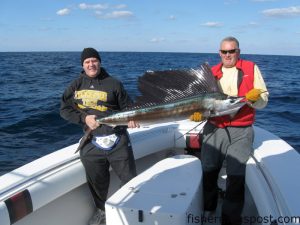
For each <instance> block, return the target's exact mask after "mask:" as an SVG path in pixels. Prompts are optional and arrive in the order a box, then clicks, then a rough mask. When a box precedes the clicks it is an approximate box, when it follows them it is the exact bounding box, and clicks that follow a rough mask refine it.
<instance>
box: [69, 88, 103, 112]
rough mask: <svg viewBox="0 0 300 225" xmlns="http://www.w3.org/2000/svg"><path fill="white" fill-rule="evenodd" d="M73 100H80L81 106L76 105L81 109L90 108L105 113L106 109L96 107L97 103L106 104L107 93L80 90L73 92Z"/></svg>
mask: <svg viewBox="0 0 300 225" xmlns="http://www.w3.org/2000/svg"><path fill="white" fill-rule="evenodd" d="M74 98H75V99H78V100H81V101H82V105H81V104H78V107H79V108H81V109H84V108H92V109H96V110H99V111H106V110H107V107H106V106H103V105H98V101H99V100H100V101H102V102H107V92H104V91H96V90H81V91H76V92H75V97H74Z"/></svg>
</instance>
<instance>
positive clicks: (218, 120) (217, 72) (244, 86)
mask: <svg viewBox="0 0 300 225" xmlns="http://www.w3.org/2000/svg"><path fill="white" fill-rule="evenodd" d="M254 65H255V64H254V63H253V62H250V61H246V60H242V59H239V60H238V61H237V63H236V68H237V69H238V70H239V74H241V75H242V77H241V78H242V79H241V82H240V84H239V87H238V96H245V95H246V93H247V92H248V91H250V90H251V89H253V87H254ZM212 72H213V74H214V76H215V77H216V79H218V80H219V79H221V77H222V76H223V73H222V63H219V64H217V65H215V66H213V67H212ZM238 80H239V79H238ZM254 118H255V110H254V109H253V108H251V107H249V106H248V105H244V106H243V107H242V108H241V109H240V110H239V111H238V113H237V114H236V115H235V116H234V117H233V118H232V117H231V116H230V115H226V116H220V117H212V118H210V119H209V122H211V123H212V124H214V125H215V126H217V127H221V128H224V127H228V126H234V127H238V126H249V125H252V124H253V123H254Z"/></svg>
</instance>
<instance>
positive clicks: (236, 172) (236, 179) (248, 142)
mask: <svg viewBox="0 0 300 225" xmlns="http://www.w3.org/2000/svg"><path fill="white" fill-rule="evenodd" d="M253 139H254V133H253V128H252V126H248V127H227V128H217V127H215V126H214V125H212V124H210V123H209V122H208V123H206V124H205V127H204V130H203V139H202V147H201V161H202V169H203V192H204V193H203V195H204V210H206V211H213V210H215V209H216V207H217V202H218V186H217V180H218V175H219V172H220V170H221V168H222V165H223V161H224V160H226V173H227V179H226V191H225V198H224V201H223V205H222V224H223V225H225V224H231V225H233V224H234V225H235V224H241V213H242V210H243V206H244V193H245V190H244V189H245V187H244V186H245V171H246V163H247V161H248V159H249V156H250V153H251V152H252V151H253V147H252V144H253Z"/></svg>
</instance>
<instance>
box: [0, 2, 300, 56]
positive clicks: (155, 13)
mask: <svg viewBox="0 0 300 225" xmlns="http://www.w3.org/2000/svg"><path fill="white" fill-rule="evenodd" d="M229 35H230V36H235V37H237V38H238V39H239V41H240V47H241V50H242V53H247V54H279V55H300V0H99V1H98V0H95V1H94V0H86V1H84V0H1V1H0V52H4V51H81V50H82V49H83V48H84V47H88V46H92V47H95V48H97V49H98V50H99V51H151V52H152V51H154V52H156V51H163V52H196V53H214V52H217V51H218V49H219V43H220V40H221V39H222V38H223V37H226V36H229Z"/></svg>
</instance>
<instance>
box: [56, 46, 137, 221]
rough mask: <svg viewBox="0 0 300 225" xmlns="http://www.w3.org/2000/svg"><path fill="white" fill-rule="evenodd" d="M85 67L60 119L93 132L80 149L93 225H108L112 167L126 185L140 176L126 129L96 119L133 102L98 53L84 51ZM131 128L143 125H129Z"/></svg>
mask: <svg viewBox="0 0 300 225" xmlns="http://www.w3.org/2000/svg"><path fill="white" fill-rule="evenodd" d="M81 64H82V67H83V71H82V72H81V74H80V76H79V78H77V79H76V80H74V81H73V82H72V83H71V85H70V86H69V87H68V88H67V89H66V90H65V92H64V94H63V96H62V100H61V108H60V115H61V116H62V117H63V118H64V119H65V120H67V121H69V122H72V123H76V124H80V125H82V126H83V127H84V130H86V129H90V130H92V132H91V137H90V139H89V140H88V141H87V143H85V145H84V146H83V147H82V148H81V149H80V159H81V162H82V164H83V166H84V168H85V171H86V177H87V182H88V186H89V188H90V191H91V194H92V197H93V200H94V203H95V206H96V210H95V213H94V215H93V216H92V217H91V219H90V221H89V224H90V225H99V224H105V208H104V205H105V201H106V198H107V193H108V187H109V167H110V166H111V167H112V169H113V170H114V171H115V173H116V174H117V175H118V176H119V178H120V180H121V182H122V184H125V183H127V182H128V181H129V180H131V179H132V178H133V177H134V176H136V168H135V162H134V157H133V152H132V148H131V145H130V142H129V138H128V133H127V130H126V127H124V126H117V127H115V128H112V127H109V126H107V125H104V124H102V125H101V124H99V122H97V121H96V118H97V117H99V118H100V117H105V116H107V115H109V114H110V113H109V111H111V110H114V111H118V110H123V109H125V108H126V107H127V106H128V105H129V104H131V100H130V98H129V96H128V94H127V92H126V91H125V89H124V87H123V85H122V83H121V82H120V81H118V80H117V79H115V78H113V77H111V76H110V75H109V74H108V73H107V72H106V70H105V69H104V68H101V57H100V55H99V53H98V51H97V50H95V49H94V48H85V49H83V51H82V53H81ZM128 127H129V128H134V127H139V125H138V124H137V123H135V122H134V121H129V123H128ZM104 139H105V140H108V139H109V140H110V141H109V142H107V141H103V140H104ZM107 143H109V144H107Z"/></svg>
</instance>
